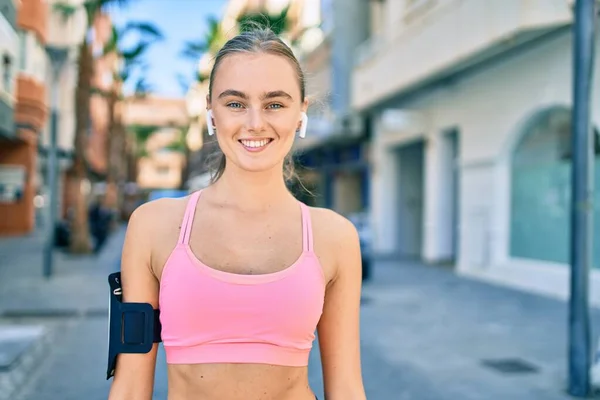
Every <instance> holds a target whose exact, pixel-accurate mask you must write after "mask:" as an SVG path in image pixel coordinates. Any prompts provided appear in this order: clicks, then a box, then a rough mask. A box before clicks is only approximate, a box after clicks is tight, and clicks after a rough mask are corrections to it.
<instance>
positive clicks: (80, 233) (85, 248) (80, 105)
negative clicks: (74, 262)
mask: <svg viewBox="0 0 600 400" xmlns="http://www.w3.org/2000/svg"><path fill="white" fill-rule="evenodd" d="M130 2H131V0H85V1H84V2H83V4H81V5H73V4H70V3H65V2H58V3H55V4H54V7H53V12H56V13H58V14H60V15H61V16H62V17H63V18H64V19H65V20H68V19H69V18H72V17H73V15H74V14H75V13H76V12H77V11H78V9H79V8H80V7H83V9H84V10H85V16H86V20H85V23H86V34H85V35H84V36H83V38H82V41H81V43H80V44H79V46H78V47H79V48H78V50H79V53H78V60H77V66H78V76H77V88H76V89H75V151H74V153H75V154H74V160H73V166H72V167H71V169H70V171H69V173H68V175H69V178H70V179H71V180H73V183H72V184H73V186H74V187H75V188H76V190H75V192H76V201H75V204H74V211H75V212H74V215H73V221H72V226H71V230H72V235H71V238H72V239H71V243H70V251H71V252H73V253H89V252H90V251H91V242H90V232H89V222H88V212H87V210H88V199H87V196H86V193H85V192H84V191H83V190H82V189H81V188H82V187H83V181H84V180H85V179H86V178H87V177H88V170H87V161H86V157H85V150H86V144H87V140H86V139H87V132H88V130H89V128H90V126H89V125H90V95H91V92H92V88H91V81H92V77H93V73H94V62H93V57H92V52H91V48H90V43H89V42H88V37H89V35H88V33H89V30H90V29H91V27H92V26H93V23H94V21H95V18H96V17H97V16H98V15H99V14H100V13H102V12H105V11H106V10H107V9H108V7H112V6H116V7H124V6H125V5H127V4H129V3H130Z"/></svg>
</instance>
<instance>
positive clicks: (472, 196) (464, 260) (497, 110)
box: [371, 31, 600, 303]
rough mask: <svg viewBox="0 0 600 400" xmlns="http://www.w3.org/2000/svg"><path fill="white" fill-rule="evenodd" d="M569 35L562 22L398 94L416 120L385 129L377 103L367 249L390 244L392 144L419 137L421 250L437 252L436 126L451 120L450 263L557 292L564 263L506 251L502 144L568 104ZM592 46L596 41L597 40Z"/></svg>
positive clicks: (443, 213) (562, 288)
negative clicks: (439, 82)
mask: <svg viewBox="0 0 600 400" xmlns="http://www.w3.org/2000/svg"><path fill="white" fill-rule="evenodd" d="M572 40H573V39H572V36H571V35H570V34H569V33H568V31H563V33H562V34H555V35H553V36H552V37H549V38H548V39H546V40H544V41H543V42H539V43H536V44H535V46H532V47H529V48H528V49H527V50H523V51H520V52H518V53H517V54H513V55H510V56H506V57H503V58H501V59H499V60H498V61H496V62H495V63H494V64H493V65H490V66H488V67H486V68H482V69H480V70H478V71H477V72H474V73H472V74H471V75H469V76H467V77H463V78H460V79H457V80H455V81H453V82H449V83H447V84H446V85H444V86H437V87H435V88H431V89H429V90H426V91H425V90H424V91H423V92H422V93H421V94H420V95H415V96H414V97H412V98H411V100H405V101H403V102H398V103H397V106H398V107H399V108H402V109H404V110H410V111H413V112H414V113H415V115H417V117H418V118H416V121H417V122H412V123H410V124H406V125H405V126H404V127H403V128H398V129H393V128H392V127H391V126H390V125H391V123H389V122H386V121H385V118H384V117H383V116H384V114H383V113H379V117H378V119H377V121H376V129H375V132H376V134H375V141H374V146H373V157H372V159H373V162H374V168H373V173H372V188H373V190H372V193H371V201H372V205H373V210H372V211H373V225H374V226H373V228H374V235H375V238H374V244H375V246H376V251H377V252H379V253H388V254H389V253H394V252H395V251H396V250H397V248H398V223H397V222H395V221H396V217H397V215H398V207H397V202H398V199H397V198H395V196H396V193H397V190H396V188H397V187H398V186H401V185H402V182H399V180H398V176H399V175H398V174H399V173H398V166H397V165H396V164H397V162H398V159H397V158H396V157H395V156H394V151H395V149H397V148H398V147H401V146H402V145H404V144H407V143H411V142H414V141H415V140H418V139H421V138H424V139H425V140H426V145H425V161H424V167H425V177H424V198H425V204H424V211H423V227H424V232H423V245H422V248H421V255H422V257H423V258H424V259H426V260H428V261H436V260H440V259H443V258H444V257H445V255H446V253H447V250H448V243H451V238H449V237H448V236H449V235H450V232H451V231H452V230H451V227H450V228H449V227H448V224H449V223H451V222H449V219H448V217H447V214H448V207H449V206H448V203H447V202H445V201H444V199H445V197H444V193H443V188H444V181H445V180H446V179H448V175H447V174H446V173H445V172H444V171H445V170H446V169H447V167H448V165H450V164H449V163H448V161H447V158H448V155H447V150H448V149H447V146H445V145H444V140H443V138H444V137H443V135H444V134H445V133H446V132H447V131H448V130H449V129H456V130H457V131H458V132H459V149H458V152H459V195H458V199H459V200H458V201H459V207H458V208H459V209H458V217H459V221H458V255H457V256H458V261H457V268H458V271H459V272H460V273H466V274H470V275H475V276H481V277H484V278H487V279H492V280H494V281H498V282H504V283H507V284H510V285H513V286H517V287H525V288H527V289H528V290H534V291H538V292H542V293H547V294H551V295H555V296H560V297H566V296H567V293H568V290H567V289H568V268H566V267H565V266H564V265H556V264H554V263H548V262H542V261H532V260H528V261H525V260H518V259H514V258H512V257H510V256H509V251H508V246H509V237H510V168H511V157H512V152H513V149H514V146H515V144H516V143H517V141H518V140H519V138H520V134H521V132H522V131H523V127H524V126H525V125H526V124H527V122H528V121H529V120H530V118H531V117H532V116H533V115H535V114H536V113H538V112H540V111H543V110H545V109H548V108H550V107H555V106H564V107H570V106H571V96H572V94H571V93H572V87H571V83H572V79H571V77H572V65H571V64H572V60H571V57H569V56H567V55H569V54H572V46H571V43H572ZM596 51H597V52H598V51H600V41H598V42H597V49H596ZM597 65H600V64H599V63H598V61H597ZM541 66H543V68H544V73H543V74H542V73H540V68H541ZM595 69H596V70H598V69H599V68H598V67H596V68H595ZM599 96H600V75H599V74H595V81H594V94H593V98H598V97H599ZM592 112H593V120H594V124H595V125H596V126H599V125H600V109H598V108H597V107H594V108H593V109H592ZM444 160H446V161H444ZM565 229H568V227H565ZM592 284H593V287H597V286H598V285H600V277H599V276H598V273H597V271H594V273H593V276H592ZM592 292H595V293H599V292H598V291H594V290H592ZM594 296H595V298H594V301H595V302H597V303H598V302H600V297H599V296H598V295H597V294H596V295H594Z"/></svg>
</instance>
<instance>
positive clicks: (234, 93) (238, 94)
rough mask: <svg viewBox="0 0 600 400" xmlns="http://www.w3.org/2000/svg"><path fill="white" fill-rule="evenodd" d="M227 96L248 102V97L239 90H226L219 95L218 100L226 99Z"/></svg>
mask: <svg viewBox="0 0 600 400" xmlns="http://www.w3.org/2000/svg"><path fill="white" fill-rule="evenodd" d="M227 96H235V97H241V98H242V99H244V100H248V95H247V94H246V93H244V92H240V91H239V90H235V89H227V90H224V91H222V92H221V94H220V95H219V99H222V98H223V97H227Z"/></svg>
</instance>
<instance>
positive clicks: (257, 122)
mask: <svg viewBox="0 0 600 400" xmlns="http://www.w3.org/2000/svg"><path fill="white" fill-rule="evenodd" d="M264 125H265V121H264V116H263V113H262V110H256V109H254V110H250V112H249V113H248V122H247V127H248V131H250V132H261V131H262V130H263V129H264Z"/></svg>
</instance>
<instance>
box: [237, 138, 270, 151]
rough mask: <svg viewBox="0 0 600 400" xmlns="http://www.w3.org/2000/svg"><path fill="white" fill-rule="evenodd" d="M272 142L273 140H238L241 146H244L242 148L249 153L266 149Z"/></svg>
mask: <svg viewBox="0 0 600 400" xmlns="http://www.w3.org/2000/svg"><path fill="white" fill-rule="evenodd" d="M272 141H273V139H270V138H269V139H260V140H256V139H240V140H238V142H240V143H241V145H242V146H244V148H245V149H246V150H249V151H259V150H262V149H264V148H265V147H267V146H268V145H269V143H271V142H272Z"/></svg>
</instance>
